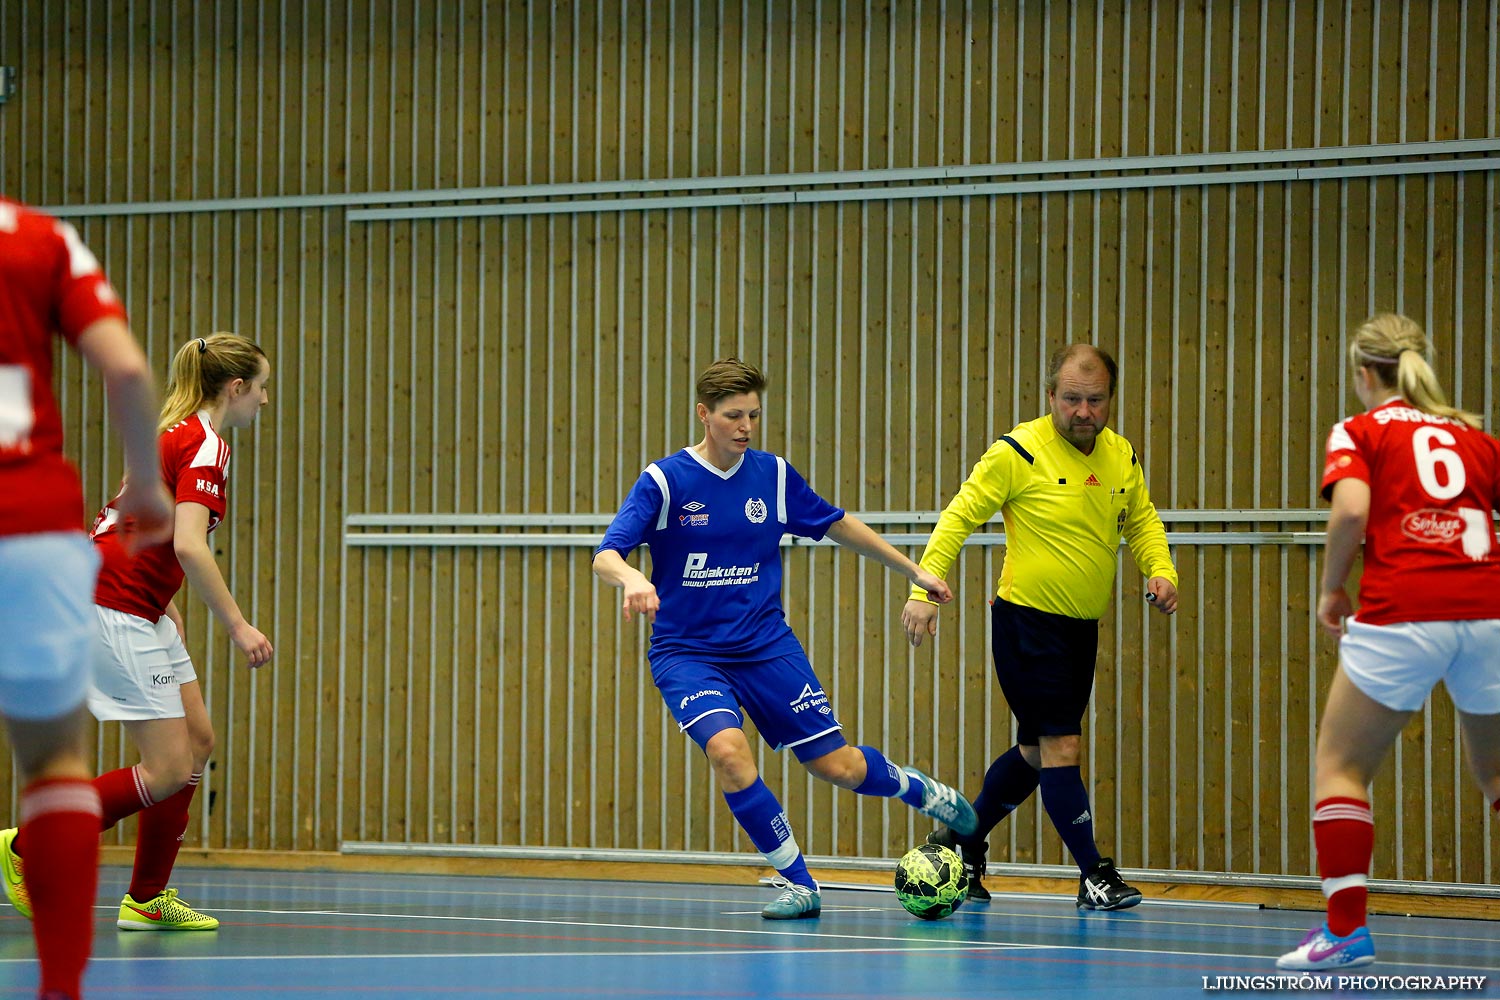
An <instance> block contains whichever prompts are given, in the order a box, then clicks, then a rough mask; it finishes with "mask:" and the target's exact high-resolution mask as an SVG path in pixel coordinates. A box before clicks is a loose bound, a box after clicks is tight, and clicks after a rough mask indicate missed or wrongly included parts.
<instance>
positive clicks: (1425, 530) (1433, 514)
mask: <svg viewBox="0 0 1500 1000" xmlns="http://www.w3.org/2000/svg"><path fill="white" fill-rule="evenodd" d="M1463 531H1464V519H1463V518H1462V517H1460V516H1459V515H1458V514H1456V513H1455V512H1453V511H1451V510H1437V509H1435V508H1432V507H1428V508H1426V509H1424V510H1414V511H1412V512H1411V513H1410V514H1407V515H1406V516H1405V517H1403V518H1402V519H1401V534H1403V535H1405V536H1406V537H1407V538H1410V539H1412V540H1413V541H1418V542H1425V543H1426V544H1428V545H1442V544H1444V543H1445V542H1451V541H1453V539H1455V538H1457V537H1458V536H1459V535H1461V534H1463Z"/></svg>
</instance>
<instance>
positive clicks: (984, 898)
mask: <svg viewBox="0 0 1500 1000" xmlns="http://www.w3.org/2000/svg"><path fill="white" fill-rule="evenodd" d="M927 842H928V843H929V844H938V845H939V846H942V847H946V848H948V849H949V850H950V851H957V852H958V856H959V857H960V858H962V859H963V862H964V875H965V876H966V877H967V878H968V880H969V899H970V901H972V902H975V903H988V902H989V901H990V891H989V890H988V889H986V888H985V887H984V883H983V882H981V881H979V880H980V879H981V878H983V877H984V855H985V851H987V850H989V846H990V845H989V844H988V843H983V844H980V845H979V846H978V847H969V846H967V845H965V844H960V843H959V842H958V838H956V837H955V836H954V835H953V831H952V830H950V829H948V828H947V827H946V826H945V827H943V828H942V829H941V830H933V831H932V832H931V833H929V834H928V835H927Z"/></svg>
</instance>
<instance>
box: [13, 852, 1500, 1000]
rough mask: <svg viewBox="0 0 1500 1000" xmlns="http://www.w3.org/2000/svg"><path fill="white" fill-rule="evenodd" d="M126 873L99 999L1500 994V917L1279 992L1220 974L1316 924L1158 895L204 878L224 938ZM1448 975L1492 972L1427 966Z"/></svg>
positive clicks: (1437, 930)
mask: <svg viewBox="0 0 1500 1000" xmlns="http://www.w3.org/2000/svg"><path fill="white" fill-rule="evenodd" d="M643 871H645V870H643ZM128 877H129V872H128V871H127V870H124V869H118V868H105V869H104V870H103V871H102V872H101V877H100V898H101V901H102V902H101V905H100V907H99V910H98V924H97V925H96V927H97V931H96V938H95V945H94V960H93V962H92V963H91V964H90V966H89V972H88V977H87V980H86V986H87V995H88V996H91V997H126V996H130V997H148V998H166V997H215V996H230V997H299V998H301V997H309V998H310V997H443V998H459V997H538V998H568V997H580V998H585V997H587V998H599V997H671V998H703V1000H717V998H746V1000H753V998H772V997H776V998H782V997H785V998H798V1000H856V998H857V1000H870V998H882V997H912V998H923V1000H928V998H941V997H1001V996H1004V997H1026V998H1046V1000H1070V998H1084V997H1087V998H1090V1000H1102V998H1110V1000H1112V998H1118V997H1148V996H1149V997H1151V998H1153V1000H1166V998H1169V997H1197V998H1201V997H1204V996H1208V995H1211V994H1214V993H1221V992H1222V993H1229V992H1236V993H1239V994H1241V995H1244V994H1248V993H1251V992H1289V993H1290V992H1295V993H1298V994H1303V995H1306V994H1307V993H1317V994H1321V995H1343V996H1403V997H1417V996H1434V995H1437V996H1470V997H1479V996H1489V997H1496V996H1500V983H1497V980H1500V921H1479V920H1445V919H1436V918H1419V917H1418V918H1413V917H1380V916H1377V917H1375V918H1373V920H1372V923H1371V928H1372V930H1373V931H1374V933H1375V940H1376V946H1377V948H1378V951H1379V958H1380V961H1378V962H1377V963H1376V964H1375V965H1373V966H1369V967H1367V968H1365V969H1362V970H1356V972H1355V973H1353V974H1354V975H1366V976H1371V977H1374V976H1383V977H1407V978H1404V979H1402V980H1401V981H1398V982H1396V983H1395V988H1386V987H1382V986H1380V985H1379V984H1376V983H1373V982H1367V983H1361V984H1356V985H1354V986H1352V987H1350V986H1346V988H1344V989H1342V990H1337V989H1335V990H1332V991H1329V990H1322V989H1317V990H1308V989H1306V988H1304V989H1290V988H1288V989H1281V990H1274V989H1272V987H1275V986H1276V985H1277V984H1276V983H1274V982H1268V981H1265V980H1254V981H1252V980H1245V981H1240V982H1236V981H1234V980H1226V981H1221V980H1219V979H1218V978H1217V977H1220V976H1224V977H1235V976H1239V977H1248V976H1262V977H1264V976H1271V975H1274V974H1275V973H1276V970H1275V968H1274V963H1273V961H1272V960H1271V958H1272V957H1273V956H1274V955H1276V954H1278V953H1280V952H1282V951H1284V950H1286V949H1288V948H1290V947H1291V946H1292V945H1294V944H1295V943H1296V942H1297V940H1298V939H1300V937H1301V935H1302V933H1303V931H1305V930H1306V928H1307V927H1309V926H1311V925H1312V924H1314V923H1316V922H1318V915H1316V914H1313V913H1306V912H1293V911H1278V910H1261V909H1257V908H1255V907H1253V906H1249V905H1243V904H1217V903H1213V904H1210V903H1183V902H1171V903H1167V902H1160V901H1152V900H1150V899H1148V900H1147V901H1146V902H1145V903H1143V904H1142V905H1141V906H1139V907H1137V908H1135V909H1132V910H1127V911H1124V912H1121V913H1114V914H1104V913H1089V914H1079V913H1077V912H1076V911H1075V910H1074V907H1073V902H1072V900H1071V899H1070V898H1064V897H1060V896H1019V895H1005V894H997V895H996V896H995V900H994V902H993V903H991V904H990V905H988V906H979V905H972V904H971V905H966V906H965V907H964V908H963V909H960V910H959V911H958V912H957V913H955V914H954V915H953V916H951V917H949V918H948V919H946V920H942V921H936V922H932V923H927V922H923V921H919V920H916V919H914V918H912V917H910V916H908V915H907V914H906V912H905V911H904V910H902V909H901V908H900V906H899V905H897V903H896V901H895V897H894V896H893V895H892V894H891V893H889V892H879V891H870V890H859V889H853V888H849V889H836V888H826V889H825V891H824V893H823V915H822V917H821V918H820V919H817V920H802V921H789V922H785V923H773V922H770V921H765V920H762V919H761V918H760V916H759V911H760V907H761V905H762V904H763V903H765V902H766V901H767V900H768V899H770V898H772V896H773V894H774V890H772V889H770V888H768V887H765V886H757V885H745V886H724V885H693V884H667V883H660V882H602V881H601V882H588V881H572V880H559V879H522V878H499V877H497V878H480V877H470V876H457V877H454V876H437V875H397V876H391V875H375V874H342V873H341V874H326V873H308V872H266V871H242V870H231V869H204V868H196V869H179V871H178V872H177V879H176V880H175V881H174V883H173V884H174V885H176V886H177V887H178V888H179V889H180V890H181V892H182V895H183V897H184V898H185V899H187V900H188V901H189V902H190V903H192V904H193V905H195V906H197V907H199V908H200V909H202V910H205V911H207V912H210V913H213V914H214V915H216V916H217V917H219V919H220V920H221V921H222V926H221V928H220V929H219V930H218V931H216V932H210V933H195V934H146V933H128V932H122V931H117V930H116V929H115V927H114V914H115V910H116V908H117V906H118V900H119V897H120V894H121V893H122V892H123V891H124V888H125V883H126V881H128ZM992 888H994V886H992ZM1497 916H1500V914H1497ZM34 956H35V951H34V948H33V946H32V941H31V932H30V926H29V924H28V923H27V921H26V920H25V919H23V918H22V917H20V916H19V915H17V914H16V913H15V911H13V910H11V909H10V908H9V907H5V909H4V913H3V915H0V996H16V997H24V996H31V995H34V991H35V989H36V966H35V957H34ZM1450 976H1471V977H1476V976H1484V977H1486V978H1485V982H1484V985H1483V987H1482V988H1480V989H1469V990H1452V989H1444V990H1438V989H1434V988H1432V987H1431V986H1430V985H1429V986H1427V988H1423V980H1422V979H1421V978H1420V977H1450ZM1205 977H1206V980H1205ZM1205 982H1206V984H1207V985H1205ZM1428 982H1429V983H1430V982H1431V978H1429V980H1428ZM1309 985H1312V984H1311V983H1308V982H1304V983H1303V986H1304V987H1306V986H1309ZM1236 986H1238V987H1239V988H1238V989H1236V988H1235V987H1236ZM1257 986H1258V987H1259V988H1257V989H1252V988H1251V987H1257Z"/></svg>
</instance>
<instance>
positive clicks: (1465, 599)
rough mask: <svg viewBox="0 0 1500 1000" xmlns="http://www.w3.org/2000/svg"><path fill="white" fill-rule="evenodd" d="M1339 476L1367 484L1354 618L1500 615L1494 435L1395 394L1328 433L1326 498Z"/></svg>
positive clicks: (1499, 477)
mask: <svg viewBox="0 0 1500 1000" xmlns="http://www.w3.org/2000/svg"><path fill="white" fill-rule="evenodd" d="M1340 479H1360V480H1363V481H1364V482H1366V483H1369V484H1370V517H1369V521H1368V523H1367V524H1366V526H1365V566H1364V575H1363V576H1361V577H1360V581H1359V611H1358V612H1357V613H1356V614H1355V616H1354V617H1355V618H1356V619H1357V620H1359V621H1361V622H1365V623H1367V624H1371V625H1389V624H1391V623H1392V622H1411V621H1467V620H1471V619H1476V618H1500V540H1497V539H1496V537H1495V529H1494V525H1493V521H1492V519H1493V517H1494V511H1495V509H1496V507H1497V506H1500V441H1496V440H1495V439H1494V438H1493V437H1491V436H1490V435H1488V434H1486V433H1484V432H1483V431H1477V430H1474V429H1473V428H1471V427H1469V426H1468V425H1467V424H1464V423H1461V422H1460V421H1457V420H1449V419H1447V418H1446V417H1437V416H1433V415H1432V414H1429V413H1424V412H1423V411H1421V410H1418V409H1417V408H1416V407H1414V406H1412V405H1411V404H1410V403H1408V402H1407V401H1406V400H1404V399H1401V398H1399V397H1398V398H1396V399H1392V400H1388V401H1386V402H1385V403H1382V404H1381V405H1380V406H1377V407H1376V408H1375V409H1373V410H1371V411H1369V412H1368V413H1361V414H1359V415H1358V416H1354V417H1350V418H1349V419H1348V420H1345V421H1344V422H1343V423H1340V424H1338V425H1336V426H1335V427H1334V428H1333V432H1332V433H1331V434H1329V435H1328V464H1327V466H1326V467H1325V468H1324V469H1323V496H1324V498H1331V497H1332V495H1333V485H1334V484H1335V483H1337V482H1338V481H1339V480H1340Z"/></svg>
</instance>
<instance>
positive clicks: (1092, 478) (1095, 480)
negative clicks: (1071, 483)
mask: <svg viewBox="0 0 1500 1000" xmlns="http://www.w3.org/2000/svg"><path fill="white" fill-rule="evenodd" d="M1083 485H1085V486H1103V485H1104V484H1103V483H1101V482H1099V477H1098V476H1096V475H1094V474H1093V473H1092V472H1090V473H1089V477H1088V478H1087V479H1085V480H1084V481H1083Z"/></svg>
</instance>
